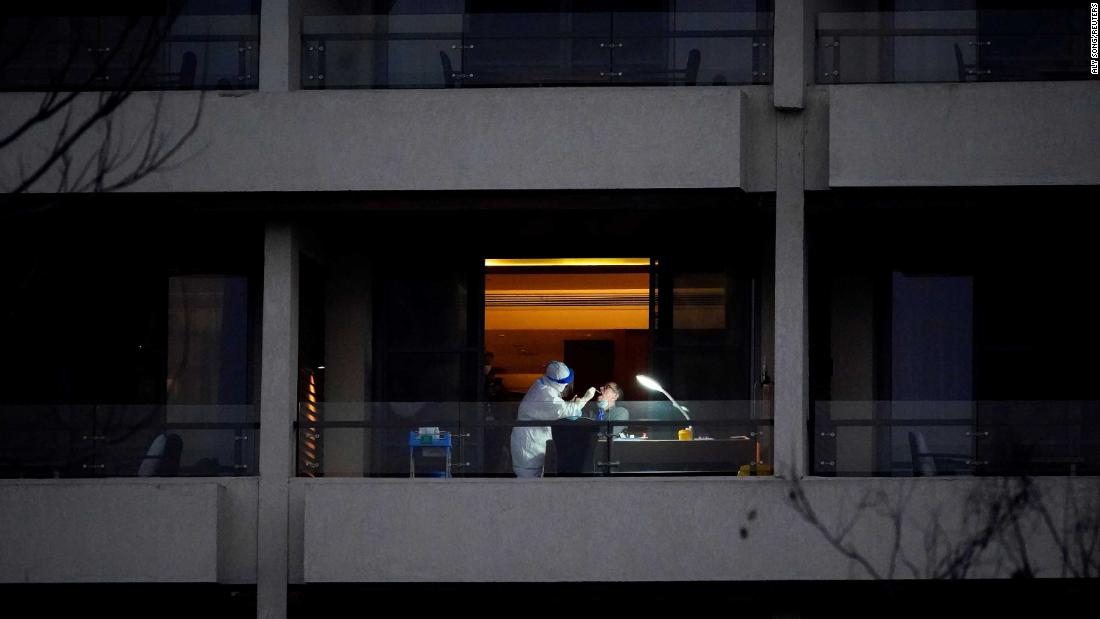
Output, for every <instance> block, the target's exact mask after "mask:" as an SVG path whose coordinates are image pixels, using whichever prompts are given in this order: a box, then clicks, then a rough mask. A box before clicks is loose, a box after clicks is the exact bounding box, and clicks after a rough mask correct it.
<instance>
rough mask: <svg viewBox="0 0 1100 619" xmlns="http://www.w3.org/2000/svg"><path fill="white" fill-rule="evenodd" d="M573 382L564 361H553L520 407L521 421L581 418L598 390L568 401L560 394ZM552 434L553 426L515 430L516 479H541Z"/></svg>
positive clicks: (514, 460)
mask: <svg viewBox="0 0 1100 619" xmlns="http://www.w3.org/2000/svg"><path fill="white" fill-rule="evenodd" d="M572 382H573V370H570V369H569V367H568V366H566V365H565V364H564V363H562V362H561V361H551V362H550V363H549V364H547V366H546V374H545V375H543V376H540V377H539V379H538V380H536V381H535V382H534V384H532V385H531V388H530V389H528V390H527V395H525V396H523V401H522V402H520V404H519V416H518V417H517V419H518V420H519V421H530V420H534V419H544V420H547V421H553V420H555V419H562V418H564V417H579V416H580V415H581V409H582V408H584V405H585V404H587V403H588V401H589V400H591V399H592V397H593V396H595V395H596V389H595V388H593V387H589V388H588V391H586V392H585V393H584V395H583V396H579V397H576V398H573V400H572V401H570V402H566V401H565V400H563V399H562V397H561V394H562V392H563V391H565V388H566V387H567V386H568V385H569V384H570V383H572ZM551 436H552V434H551V432H550V427H549V426H546V427H538V426H536V427H521V426H517V427H515V428H512V470H513V471H515V473H516V477H539V476H541V475H542V463H543V460H545V459H546V441H548V440H550V438H551Z"/></svg>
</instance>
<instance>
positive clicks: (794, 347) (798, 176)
mask: <svg viewBox="0 0 1100 619" xmlns="http://www.w3.org/2000/svg"><path fill="white" fill-rule="evenodd" d="M804 10H805V8H804V5H803V2H802V1H801V0H777V2H776V3H775V49H774V53H775V58H774V62H775V83H774V97H775V107H776V109H777V112H776V124H775V142H776V144H775V396H774V397H775V442H774V449H775V453H774V456H775V471H776V474H778V475H784V476H786V475H793V476H796V477H802V476H804V475H806V474H807V472H808V470H809V469H808V466H807V465H808V462H807V453H808V449H807V448H808V441H809V439H810V437H809V432H808V428H807V423H806V422H807V415H808V412H809V352H810V351H809V346H808V345H807V342H808V333H807V332H808V329H807V324H808V321H807V315H806V307H807V304H806V211H805V164H804V160H805V155H804V139H803V137H804V129H803V125H804V123H805V118H804V116H803V114H802V108H803V92H804V90H805V84H804V73H803V67H804V64H805V54H804V42H805V37H804V33H803V26H804Z"/></svg>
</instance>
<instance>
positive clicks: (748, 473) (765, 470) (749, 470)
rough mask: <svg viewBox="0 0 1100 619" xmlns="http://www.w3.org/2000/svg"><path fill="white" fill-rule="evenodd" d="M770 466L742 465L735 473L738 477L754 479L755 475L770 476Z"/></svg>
mask: <svg viewBox="0 0 1100 619" xmlns="http://www.w3.org/2000/svg"><path fill="white" fill-rule="evenodd" d="M772 474H773V472H772V465H770V464H757V465H756V466H753V465H752V464H742V465H741V468H740V469H739V470H738V471H737V476H738V477H754V476H757V475H772Z"/></svg>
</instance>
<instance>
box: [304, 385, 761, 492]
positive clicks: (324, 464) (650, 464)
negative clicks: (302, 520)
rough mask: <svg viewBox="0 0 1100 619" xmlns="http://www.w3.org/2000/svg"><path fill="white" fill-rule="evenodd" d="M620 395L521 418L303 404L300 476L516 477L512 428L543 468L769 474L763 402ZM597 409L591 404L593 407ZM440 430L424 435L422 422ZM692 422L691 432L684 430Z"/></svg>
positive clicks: (457, 405)
mask: <svg viewBox="0 0 1100 619" xmlns="http://www.w3.org/2000/svg"><path fill="white" fill-rule="evenodd" d="M682 405H683V406H684V407H685V408H686V409H688V410H690V411H691V413H690V419H687V418H685V415H683V414H681V413H680V412H679V411H677V410H676V409H675V408H673V407H672V405H671V404H670V403H669V402H667V401H665V402H662V401H640V402H619V403H617V405H616V406H618V407H621V408H622V409H623V410H624V411H626V412H625V413H623V416H622V417H617V418H616V419H614V420H604V421H597V420H596V419H595V413H594V411H593V412H589V413H585V414H583V415H581V416H579V417H577V418H564V419H559V420H556V421H543V420H538V421H531V420H517V417H518V412H519V406H520V403H519V402H350V403H336V402H328V403H316V404H315V403H309V402H306V403H302V404H301V406H300V410H299V416H298V423H297V428H298V464H297V466H298V475H299V476H300V477H440V478H450V477H512V476H513V460H512V450H511V437H512V436H513V432H514V431H515V430H516V429H519V432H520V433H525V432H529V433H530V434H531V436H533V437H534V438H533V439H532V440H535V439H538V440H537V441H536V442H538V443H539V444H541V441H543V440H545V441H546V444H545V445H543V447H544V449H543V450H542V452H543V454H544V458H545V460H542V459H539V462H537V463H536V464H538V465H544V468H543V474H544V475H545V476H548V477H550V476H560V477H596V476H603V477H606V476H668V475H756V474H761V475H763V474H770V471H771V462H772V457H771V438H772V420H771V419H770V418H769V417H768V416H769V414H770V409H768V408H767V405H766V403H765V402H751V401H698V402H695V401H692V402H683V403H682ZM593 409H594V407H593ZM425 428H434V429H435V430H437V431H438V432H439V435H438V436H436V437H434V438H426V437H425V436H424V435H423V434H422V433H421V431H422V430H423V429H425ZM688 428H690V431H688V432H686V431H687V430H688Z"/></svg>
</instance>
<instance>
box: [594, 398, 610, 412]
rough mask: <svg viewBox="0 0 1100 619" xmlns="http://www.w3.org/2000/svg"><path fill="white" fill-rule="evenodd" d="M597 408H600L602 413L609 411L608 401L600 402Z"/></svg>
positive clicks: (597, 403)
mask: <svg viewBox="0 0 1100 619" xmlns="http://www.w3.org/2000/svg"><path fill="white" fill-rule="evenodd" d="M596 406H598V407H600V410H602V411H605V410H607V400H600V401H599V402H596Z"/></svg>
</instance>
